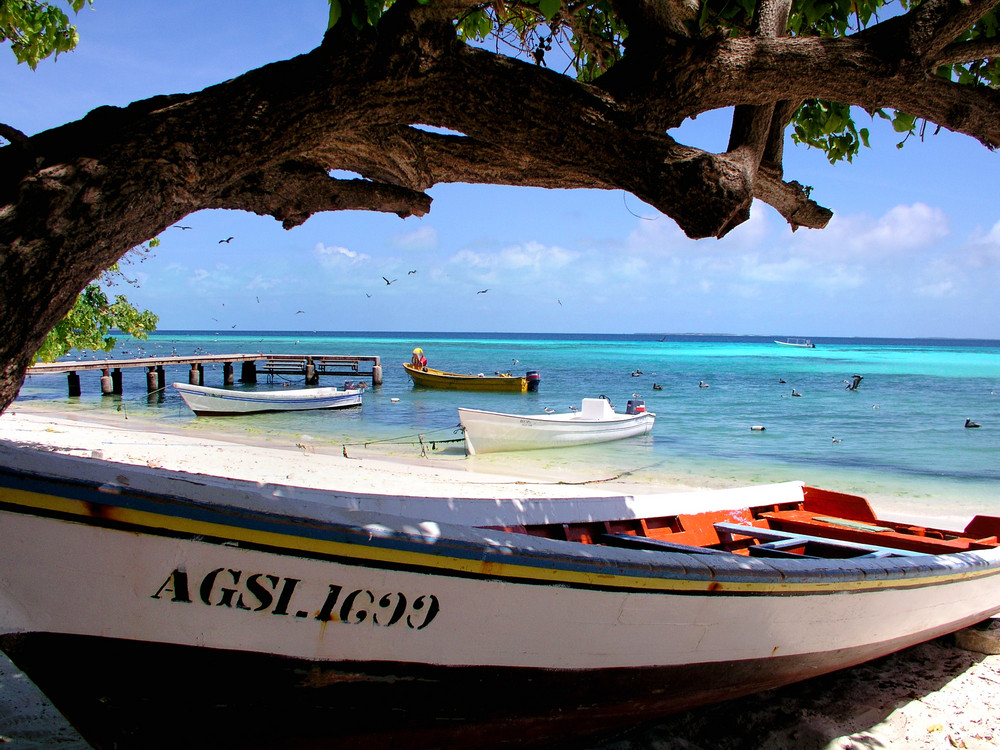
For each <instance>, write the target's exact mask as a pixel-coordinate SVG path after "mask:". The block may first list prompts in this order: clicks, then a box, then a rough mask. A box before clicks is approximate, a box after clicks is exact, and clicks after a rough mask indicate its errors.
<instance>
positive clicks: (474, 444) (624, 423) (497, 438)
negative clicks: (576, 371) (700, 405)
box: [458, 398, 656, 456]
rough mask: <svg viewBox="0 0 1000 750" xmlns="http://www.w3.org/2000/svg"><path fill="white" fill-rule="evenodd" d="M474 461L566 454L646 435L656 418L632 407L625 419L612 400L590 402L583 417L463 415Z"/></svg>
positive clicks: (476, 411) (637, 406)
mask: <svg viewBox="0 0 1000 750" xmlns="http://www.w3.org/2000/svg"><path fill="white" fill-rule="evenodd" d="M458 418H459V421H460V422H461V424H462V431H463V432H464V433H465V450H466V452H467V453H468V454H469V455H470V456H474V455H476V454H477V453H494V452H497V451H517V450H533V449H536V448H565V447H567V446H571V445H585V444H587V443H606V442H608V441H610V440H621V439H622V438H629V437H634V436H636V435H645V434H647V433H648V432H649V431H650V430H652V429H653V421H654V420H655V418H656V415H655V414H653V413H652V412H648V411H646V407H645V406H644V405H643V403H642V402H641V401H633V400H630V401H629V406H628V409H627V410H626V412H625V413H624V414H619V413H618V412H616V411H615V410H614V409H613V408H612V406H611V403H610V402H609V401H608V400H607V399H606V398H585V399H583V404H582V407H581V409H580V410H579V411H571V412H568V413H561V414H503V413H501V412H496V411H481V410H479V409H464V408H460V409H459V410H458Z"/></svg>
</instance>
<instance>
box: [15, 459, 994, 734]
mask: <svg viewBox="0 0 1000 750" xmlns="http://www.w3.org/2000/svg"><path fill="white" fill-rule="evenodd" d="M498 486H499V485H498ZM403 492H405V488H403V487H400V488H399V491H398V492H382V493H379V494H365V493H361V492H357V491H349V490H318V489H307V488H303V487H294V486H289V485H279V484H269V483H262V482H257V481H245V480H244V481H240V480H233V479H225V478H222V477H218V476H211V475H207V474H202V473H188V472H181V471H168V470H165V469H161V468H156V467H151V466H146V465H136V464H125V463H116V462H112V461H107V460H103V459H98V458H90V457H86V458H85V457H80V456H69V455H60V454H56V453H52V452H51V451H50V450H46V449H44V448H42V449H37V450H36V449H31V448H27V447H24V446H22V445H15V444H11V443H0V570H2V571H3V575H2V576H0V649H3V651H4V652H5V653H6V654H7V655H8V656H9V657H10V658H11V659H12V660H13V662H14V664H15V665H16V666H17V667H18V669H20V670H22V671H23V672H24V673H25V674H26V675H27V676H28V678H30V679H31V680H32V681H33V682H34V683H35V684H36V685H38V687H39V688H40V689H41V690H42V691H43V692H44V693H45V694H46V695H47V696H48V697H49V698H50V699H51V700H52V702H53V703H54V704H55V705H56V707H57V708H58V709H59V710H60V711H61V712H62V713H63V714H64V715H65V716H66V717H67V718H69V720H70V721H71V722H72V723H73V724H74V726H75V727H76V728H77V729H78V730H79V731H80V732H81V733H82V734H83V735H84V737H85V739H86V740H87V741H88V742H89V743H90V744H92V745H93V746H94V747H101V748H111V747H115V748H119V749H120V750H128V749H138V748H141V749H142V750H149V749H155V750H161V749H163V750H165V749H166V748H177V747H183V748H186V749H188V748H196V749H197V750H203V749H206V750H207V748H213V749H214V748H220V747H226V748H240V749H241V750H246V749H248V748H274V747H293V746H294V747H296V748H319V747H322V748H358V747H364V748H389V747H392V748H398V747H401V746H405V747H408V748H440V747H449V748H484V747H497V746H500V745H503V746H504V747H510V746H511V745H512V744H515V743H516V742H523V741H524V739H525V738H526V737H530V738H531V739H532V741H534V742H536V743H538V744H541V745H544V744H545V743H546V742H548V743H555V742H559V743H563V744H565V743H566V742H567V741H568V739H569V738H571V737H574V736H582V735H588V734H593V733H600V732H609V731H613V730H615V729H617V728H621V727H624V726H629V725H634V724H637V723H639V722H643V721H649V720H651V719H654V718H656V717H660V716H663V715H664V714H667V713H670V712H672V711H678V710H684V709H688V708H692V707H695V706H698V705H703V704H705V703H711V702H718V701H723V700H727V699H729V698H734V697H737V696H740V695H745V694H748V693H752V692H756V691H760V690H767V689H770V688H774V687H777V686H779V685H783V684H787V683H789V682H794V681H796V680H801V679H805V678H809V677H815V676H816V675H819V674H823V673H825V672H830V671H833V670H836V669H841V668H843V667H847V666H851V665H854V664H858V663H860V662H862V661H866V660H869V659H874V658H876V657H879V656H882V655H884V654H888V653H891V652H893V651H897V650H900V649H903V648H906V647H907V646H910V645H913V644H916V643H920V642H922V641H925V640H929V639H931V638H934V637H937V636H940V635H944V634H946V633H950V632H953V631H955V630H958V629H960V628H963V627H965V626H968V625H972V624H974V623H977V622H980V621H982V620H983V619H984V618H986V617H987V616H989V615H990V614H991V613H993V612H995V611H997V609H998V608H1000V546H998V541H997V535H998V534H1000V518H996V517H990V516H977V517H976V518H974V519H973V520H972V521H971V522H970V523H969V524H968V525H967V526H966V527H965V529H964V530H957V531H946V530H943V529H935V528H930V527H924V526H915V525H913V524H910V523H897V522H892V521H887V520H883V519H880V518H877V517H876V516H875V515H874V513H872V510H871V508H870V507H869V506H868V504H867V503H866V502H865V500H863V499H862V498H860V497H856V496H852V495H843V494H840V493H836V492H829V491H824V490H818V489H814V488H810V487H804V486H803V485H802V484H801V483H792V482H790V483H786V484H779V485H765V486H758V487H751V488H745V489H738V490H715V491H703V492H694V493H681V494H666V493H658V494H650V495H615V494H613V493H605V494H600V491H599V490H598V491H596V492H595V494H593V495H591V496H582V495H581V494H579V493H577V494H576V495H575V496H574V495H566V494H563V495H556V494H554V495H551V496H541V495H539V496H537V497H531V496H528V495H525V494H523V493H522V494H515V493H516V492H517V491H516V490H514V489H509V490H500V491H499V492H508V493H510V494H493V493H486V494H484V495H482V496H472V497H470V496H463V495H460V494H455V493H454V492H449V491H448V490H447V489H443V491H442V493H441V495H440V496H408V495H406V494H403ZM142 674H146V675H147V676H148V679H144V678H142ZM165 707H166V708H165ZM165 711H166V713H165ZM192 727H195V728H197V731H194V730H192ZM503 743H509V744H503Z"/></svg>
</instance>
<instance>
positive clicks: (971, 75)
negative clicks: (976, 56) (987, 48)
mask: <svg viewBox="0 0 1000 750" xmlns="http://www.w3.org/2000/svg"><path fill="white" fill-rule="evenodd" d="M998 34H1000V9H998V8H994V9H993V10H991V11H990V12H989V13H987V14H986V15H985V16H983V17H982V18H980V19H979V21H978V22H977V23H976V25H975V26H973V27H972V28H971V29H969V31H967V32H966V33H965V34H963V35H962V36H960V37H959V38H958V39H956V40H955V41H957V42H988V41H991V40H994V39H996V38H997V35H998ZM935 73H936V75H938V76H939V77H941V78H945V79H947V80H950V81H956V82H957V83H962V84H966V85H968V86H991V87H993V88H996V87H997V86H1000V59H997V60H989V59H986V60H973V61H971V62H967V63H961V64H955V65H942V66H941V67H940V68H938V69H937V70H936V71H935Z"/></svg>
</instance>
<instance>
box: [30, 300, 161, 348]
mask: <svg viewBox="0 0 1000 750" xmlns="http://www.w3.org/2000/svg"><path fill="white" fill-rule="evenodd" d="M158 321H159V317H158V316H157V315H155V314H154V313H152V312H150V311H149V310H141V311H140V310H139V309H137V308H136V307H135V306H134V305H133V304H132V303H131V302H129V301H128V299H126V297H125V295H124V294H118V295H116V296H115V301H114V302H111V301H110V300H108V296H107V295H106V294H105V293H104V291H103V290H102V289H101V287H100V285H99V284H97V283H91V284H88V285H87V288H86V289H84V290H83V291H82V292H80V295H79V296H78V297H77V298H76V302H75V303H74V305H73V309H72V310H70V311H69V314H68V315H67V316H66V317H65V318H63V319H62V320H61V321H59V323H58V324H56V327H55V328H53V329H52V330H51V331H50V332H49V335H48V336H47V337H46V339H45V343H43V344H42V347H41V348H40V349H39V350H38V354H37V355H36V358H37V359H38V360H40V361H42V362H54V361H55V360H56V359H58V358H59V357H61V356H63V355H64V354H67V353H68V352H70V351H71V350H72V349H78V350H84V349H92V350H94V351H105V352H109V351H111V350H112V349H113V348H114V346H115V341H116V339H115V338H114V337H113V336H110V335H109V334H110V333H111V330H112V329H113V328H114V329H117V330H119V331H121V332H122V333H125V334H127V335H129V336H132V337H134V338H137V339H145V338H148V337H149V334H150V333H151V332H153V331H155V330H156V324H157V322H158Z"/></svg>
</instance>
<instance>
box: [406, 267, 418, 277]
mask: <svg viewBox="0 0 1000 750" xmlns="http://www.w3.org/2000/svg"><path fill="white" fill-rule="evenodd" d="M416 272H417V269H416V268H414V269H413V270H412V271H407V272H406V275H407V276H412V275H413V274H415V273H416Z"/></svg>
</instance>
